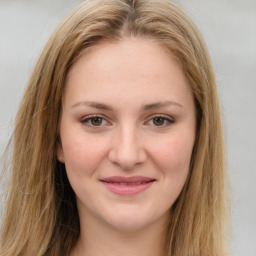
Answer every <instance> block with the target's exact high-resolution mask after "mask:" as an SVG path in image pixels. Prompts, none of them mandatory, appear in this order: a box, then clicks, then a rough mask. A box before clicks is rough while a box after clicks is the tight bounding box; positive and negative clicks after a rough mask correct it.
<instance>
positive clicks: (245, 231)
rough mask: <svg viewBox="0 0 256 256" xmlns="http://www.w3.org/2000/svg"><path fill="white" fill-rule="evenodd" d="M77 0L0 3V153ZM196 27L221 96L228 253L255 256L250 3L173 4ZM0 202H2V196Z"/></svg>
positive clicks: (255, 95)
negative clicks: (48, 46) (228, 192)
mask: <svg viewBox="0 0 256 256" xmlns="http://www.w3.org/2000/svg"><path fill="white" fill-rule="evenodd" d="M81 2H82V1H81V0H54V1H52V0H0V155H2V153H3V151H4V148H5V146H6V144H7V141H8V138H9V137H10V135H11V132H12V130H13V122H14V118H15V114H16V111H17V108H18V105H19V102H20V100H21V97H22V94H23V91H24V88H25V86H26V84H27V81H28V79H29V76H30V74H31V71H32V69H33V67H34V64H35V62H36V60H37V58H38V56H39V54H40V52H41V51H42V49H43V47H44V45H45V43H46V41H47V39H48V38H49V36H50V35H51V33H52V32H53V30H54V29H55V28H56V26H57V25H58V24H59V22H60V21H61V20H62V19H63V17H65V16H66V15H67V14H68V13H69V12H70V10H71V9H73V8H74V7H75V6H76V5H77V4H79V3H81ZM175 2H176V3H178V5H180V6H182V7H183V8H184V9H185V10H186V12H187V13H188V14H189V15H190V16H191V18H192V19H193V20H194V21H195V23H196V24H197V25H198V27H199V29H200V30H201V32H202V33H203V35H204V37H205V40H206V43H207V45H208V47H209V50H210V54H211V56H212V60H213V65H214V68H215V72H216V76H217V82H218V89H219V94H220V99H221V106H222V113H223V119H224V130H225V135H226V142H227V149H228V160H229V161H228V162H229V171H230V176H231V184H232V193H233V205H232V208H231V214H232V222H233V238H232V241H231V247H232V252H233V253H232V254H233V255H234V256H256V0H176V1H175ZM0 202H1V198H0Z"/></svg>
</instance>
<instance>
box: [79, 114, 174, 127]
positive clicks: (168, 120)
mask: <svg viewBox="0 0 256 256" xmlns="http://www.w3.org/2000/svg"><path fill="white" fill-rule="evenodd" d="M94 118H101V120H102V121H105V122H107V123H108V121H106V119H105V117H104V116H102V115H89V116H87V117H86V118H84V119H82V120H81V122H82V123H83V124H85V125H86V126H88V127H93V128H96V129H97V128H101V127H102V126H103V125H102V124H100V125H93V124H92V123H91V124H89V122H90V121H92V120H93V119H94ZM155 118H161V119H163V121H164V123H165V124H164V125H160V126H158V125H154V124H153V125H152V126H155V127H157V128H162V127H166V126H169V125H171V124H173V123H174V120H173V119H171V118H170V117H166V116H164V115H155V116H153V117H151V118H150V120H149V121H147V122H146V123H148V122H150V121H153V120H154V119H155Z"/></svg>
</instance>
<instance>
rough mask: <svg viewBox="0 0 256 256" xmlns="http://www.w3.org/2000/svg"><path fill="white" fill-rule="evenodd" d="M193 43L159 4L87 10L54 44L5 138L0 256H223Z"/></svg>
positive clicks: (215, 134)
mask: <svg viewBox="0 0 256 256" xmlns="http://www.w3.org/2000/svg"><path fill="white" fill-rule="evenodd" d="M222 144H223V141H222V130H221V120H220V111H219V105H218V97H217V92H216V82H215V78H214V72H213V68H212V66H211V62H210V58H209V55H208V53H207V50H206V47H205V44H204V41H203V39H202V37H201V36H200V33H199V32H198V30H197V28H196V27H195V26H194V25H193V23H192V22H191V20H190V19H189V18H188V17H187V16H186V15H185V14H184V13H183V12H182V11H181V10H180V9H179V8H178V7H177V6H176V5H174V4H173V3H171V2H170V1H167V0H154V1H147V0H133V1H132V0H130V1H129V0H103V1H102V0H101V1H97V0H93V1H86V2H85V3H83V4H82V5H80V6H79V7H78V8H77V9H76V10H75V11H74V12H73V13H72V14H71V15H70V16H69V17H68V18H67V19H66V20H65V21H64V22H63V23H62V24H61V25H60V26H59V28H58V29H57V30H56V32H55V33H54V34H53V36H52V37H51V39H50V40H49V42H48V44H47V45H46V47H45V49H44V51H43V53H42V55H41V57H40V59H39V61H38V63H37V65H36V67H35V70H34V72H33V74H32V76H31V79H30V81H29V84H28V87H27V90H26V92H25V95H24V97H23V100H22V103H21V106H20V109H19V112H18V114H17V118H16V125H15V130H14V134H13V154H12V164H11V167H10V169H11V170H10V171H11V180H10V183H9V187H8V196H7V199H6V211H5V218H4V221H3V227H2V229H1V247H0V248H1V255H5V256H7V255H8V256H10V255H12V256H14V255H25V256H27V255H37V256H39V255H40V256H41V255H45V256H46V255H71V256H80V255H87V256H90V255H128V254H129V255H171V256H178V255H179V256H180V255H191V256H192V255H193V256H195V255H197V256H198V255H202V256H206V255H209V256H210V255H212V256H213V255H224V253H226V251H225V250H226V248H225V243H224V242H225V241H224V240H225V239H224V238H225V237H224V235H225V232H224V231H225V229H224V228H225V225H224V224H225V223H224V220H225V216H226V207H225V204H226V201H225V187H224V185H225V176H226V174H225V168H224V157H223V145H222Z"/></svg>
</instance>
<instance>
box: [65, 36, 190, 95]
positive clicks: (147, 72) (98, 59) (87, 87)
mask: <svg viewBox="0 0 256 256" xmlns="http://www.w3.org/2000/svg"><path fill="white" fill-rule="evenodd" d="M82 91H83V93H82ZM189 91H190V89H189V85H188V82H187V79H186V77H185V75H184V73H183V70H182V67H181V64H180V63H179V62H178V61H177V59H176V58H175V57H174V56H173V55H172V54H171V53H170V52H169V51H168V50H167V48H165V47H163V46H162V45H160V44H159V43H158V42H156V41H155V40H152V39H145V38H143V39H142V38H125V39H122V40H120V41H103V42H100V43H99V44H97V45H95V46H94V47H93V48H92V49H90V50H89V51H88V52H85V53H84V54H83V55H82V56H81V57H80V58H79V59H78V60H77V61H76V62H75V63H74V64H73V65H72V67H71V69H70V71H69V73H68V75H67V78H66V93H65V94H66V96H68V97H69V98H72V97H74V98H81V97H86V96H88V97H95V93H97V95H98V96H99V95H101V97H102V98H104V99H107V98H109V99H113V96H114V95H116V96H119V97H123V98H124V97H127V98H129V99H130V100H132V99H133V97H134V96H135V95H136V96H140V97H141V98H144V99H147V98H148V97H149V98H150V97H151V98H152V96H153V97H154V96H156V97H159V98H161V97H163V98H165V97H166V95H169V94H172V95H174V96H175V95H176V96H177V95H179V94H182V93H185V94H188V93H189ZM152 94H153V95H152ZM157 100H159V99H157ZM163 100H165V99H163ZM166 100H169V99H166Z"/></svg>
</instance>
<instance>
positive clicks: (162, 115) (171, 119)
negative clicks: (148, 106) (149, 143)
mask: <svg viewBox="0 0 256 256" xmlns="http://www.w3.org/2000/svg"><path fill="white" fill-rule="evenodd" d="M157 117H160V118H163V119H164V120H165V121H167V122H168V124H167V125H166V124H165V125H162V126H157V125H153V126H154V127H156V128H163V127H167V126H169V125H171V124H173V123H174V122H175V121H174V119H173V118H172V117H170V116H168V115H165V114H155V115H152V116H150V119H148V121H146V124H147V123H148V122H150V121H152V120H153V119H154V118H157Z"/></svg>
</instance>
